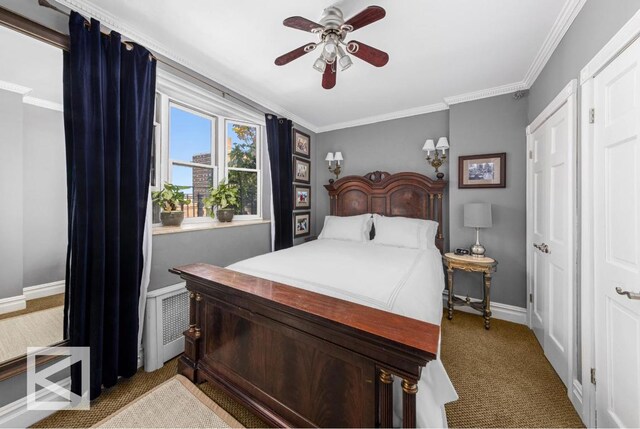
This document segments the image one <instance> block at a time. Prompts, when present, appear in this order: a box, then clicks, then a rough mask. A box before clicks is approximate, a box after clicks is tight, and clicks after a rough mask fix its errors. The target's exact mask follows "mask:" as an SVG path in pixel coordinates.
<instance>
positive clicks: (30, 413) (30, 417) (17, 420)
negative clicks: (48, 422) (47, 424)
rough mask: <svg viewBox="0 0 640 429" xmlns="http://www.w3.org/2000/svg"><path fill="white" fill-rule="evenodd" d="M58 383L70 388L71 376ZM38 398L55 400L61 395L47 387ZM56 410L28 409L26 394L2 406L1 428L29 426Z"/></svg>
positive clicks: (40, 392) (0, 414) (40, 399)
mask: <svg viewBox="0 0 640 429" xmlns="http://www.w3.org/2000/svg"><path fill="white" fill-rule="evenodd" d="M57 384H59V385H60V386H61V387H63V388H65V389H70V388H71V378H70V377H67V378H65V379H64V380H62V381H60V382H58V383H57ZM36 398H37V400H38V401H53V400H56V399H59V396H58V395H56V394H55V393H53V392H50V391H49V390H47V389H41V390H39V391H38V392H37V393H36ZM55 412H56V411H55V410H28V409H27V397H26V396H25V397H24V398H20V399H18V400H17V401H15V402H12V403H10V404H8V405H5V406H4V407H2V408H0V428H28V427H31V426H33V425H34V424H36V423H37V422H39V421H40V420H42V419H44V418H47V417H49V416H50V415H51V414H53V413H55Z"/></svg>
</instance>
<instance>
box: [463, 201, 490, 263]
mask: <svg viewBox="0 0 640 429" xmlns="http://www.w3.org/2000/svg"><path fill="white" fill-rule="evenodd" d="M464 226H466V227H468V228H475V229H476V244H474V245H473V246H471V256H474V257H476V258H482V257H484V253H485V248H484V246H483V245H482V244H480V228H491V227H492V226H493V223H492V220H491V204H488V203H469V204H465V205H464Z"/></svg>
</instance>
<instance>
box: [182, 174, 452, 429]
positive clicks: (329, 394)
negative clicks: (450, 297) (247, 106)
mask: <svg viewBox="0 0 640 429" xmlns="http://www.w3.org/2000/svg"><path fill="white" fill-rule="evenodd" d="M445 186H446V182H444V181H432V180H431V179H429V178H427V177H425V176H422V175H419V174H416V173H399V174H394V175H391V174H388V173H384V172H375V173H370V174H368V175H366V176H363V177H359V176H350V177H345V178H343V179H340V180H338V181H336V182H334V183H330V184H329V185H327V186H326V187H327V190H328V192H329V195H330V211H331V214H333V215H338V216H353V215H359V214H364V213H378V214H382V215H386V216H404V217H410V218H419V219H432V220H435V221H437V222H439V224H440V225H441V224H442V193H443V192H444V189H445ZM435 242H436V243H435V244H436V246H435V247H433V248H431V249H407V248H400V247H393V246H380V245H375V244H372V243H370V242H364V243H356V242H349V241H342V240H332V239H320V240H316V241H311V242H308V243H305V244H304V245H300V246H296V247H294V248H291V249H287V250H284V251H280V252H274V253H270V254H267V255H262V256H259V257H256V258H252V259H248V260H245V261H241V262H239V263H237V264H234V265H232V266H229V267H227V268H226V269H225V268H219V267H214V266H211V265H206V264H194V265H188V266H184V267H178V268H175V269H173V272H175V273H177V274H180V275H181V277H182V278H183V279H185V280H186V281H187V289H188V290H189V291H190V292H191V293H190V297H191V299H190V307H191V308H190V328H189V330H187V331H186V332H185V353H184V354H183V355H182V356H181V358H180V361H179V371H180V372H181V373H182V374H183V375H185V376H187V377H188V378H190V379H191V380H192V381H194V382H201V381H205V380H206V381H210V382H212V383H214V384H215V385H217V386H219V387H221V388H222V389H224V390H225V391H226V392H227V393H229V394H230V395H232V396H233V397H235V398H236V399H237V400H239V401H240V402H241V403H243V404H244V405H245V406H247V407H249V408H250V409H252V410H253V411H254V412H255V413H256V414H258V415H259V416H260V417H262V418H263V419H264V420H265V421H266V422H267V423H269V424H272V425H274V426H297V427H301V426H321V427H374V426H378V427H390V426H393V425H396V426H397V425H400V424H402V425H403V426H405V427H415V426H416V425H418V426H435V427H442V426H446V416H445V414H444V404H445V403H446V402H449V401H452V400H455V399H457V396H456V394H455V390H454V389H453V386H452V385H451V383H450V381H449V378H448V377H447V374H446V372H445V370H444V368H443V366H442V363H441V362H440V360H439V359H438V355H439V343H440V329H439V325H440V320H441V317H442V290H443V288H444V278H443V271H442V264H441V256H440V250H441V249H442V245H443V234H442V228H441V226H438V230H437V233H436V240H435ZM425 367H426V368H425ZM423 368H424V370H423ZM394 378H395V380H394ZM400 399H401V400H400Z"/></svg>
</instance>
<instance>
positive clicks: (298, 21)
mask: <svg viewBox="0 0 640 429" xmlns="http://www.w3.org/2000/svg"><path fill="white" fill-rule="evenodd" d="M282 24H283V25H285V26H286V27H291V28H295V29H297V30H302V31H308V32H309V33H312V32H313V31H314V30H322V28H323V27H322V25H320V24H318V23H315V22H313V21H309V20H308V19H307V18H303V17H301V16H291V17H289V18H287V19H285V20H284V21H282Z"/></svg>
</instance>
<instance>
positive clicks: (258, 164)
mask: <svg viewBox="0 0 640 429" xmlns="http://www.w3.org/2000/svg"><path fill="white" fill-rule="evenodd" d="M229 123H232V124H238V125H246V126H249V127H255V128H256V168H237V167H229V164H228V161H229V160H228V159H227V151H226V142H227V126H228V124H229ZM262 129H263V127H261V126H260V125H258V124H256V123H253V122H248V121H243V120H239V119H232V118H225V120H224V130H223V138H222V140H221V141H222V142H224V144H221V145H220V146H222V152H223V155H222V158H221V160H223V161H222V162H221V164H222V165H223V170H224V171H223V172H222V174H223V176H224V179H225V181H227V182H228V181H229V170H234V171H246V172H250V173H256V174H257V175H258V179H257V187H258V189H257V195H256V197H257V200H258V201H257V202H256V212H257V213H256V214H254V215H234V216H233V218H234V219H238V220H254V219H262V198H261V197H262V141H263V139H262Z"/></svg>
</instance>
